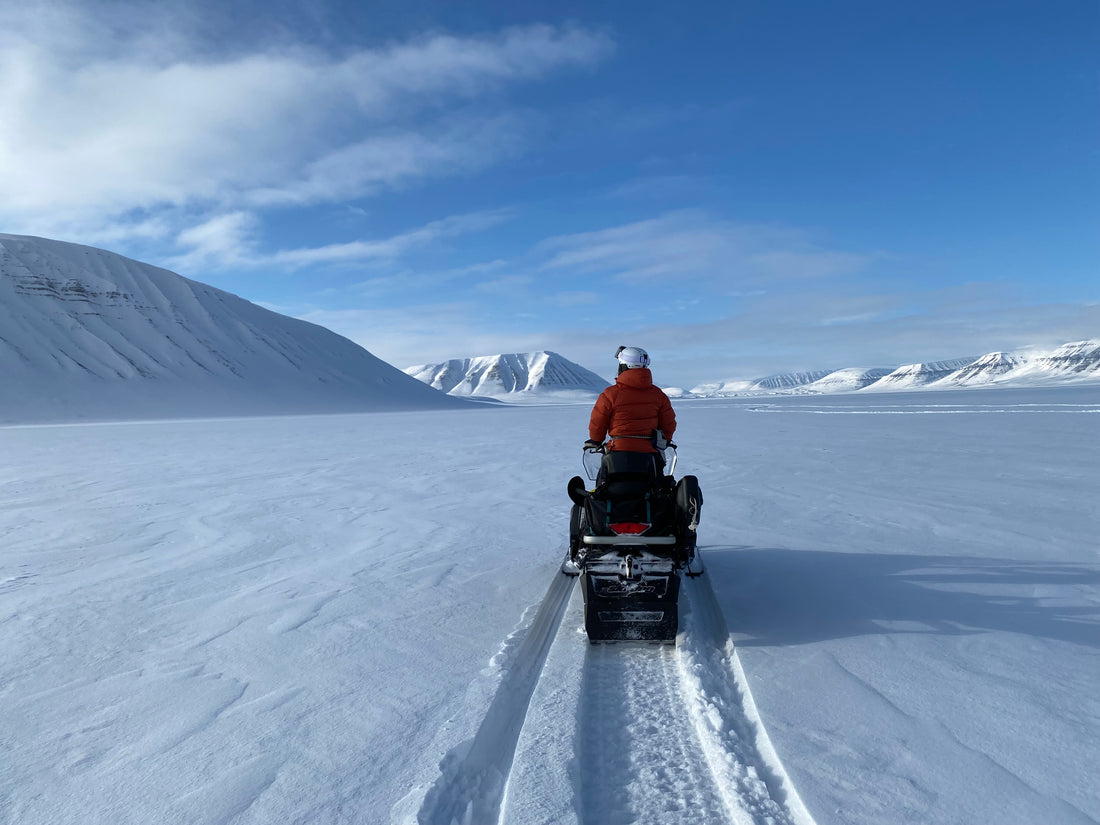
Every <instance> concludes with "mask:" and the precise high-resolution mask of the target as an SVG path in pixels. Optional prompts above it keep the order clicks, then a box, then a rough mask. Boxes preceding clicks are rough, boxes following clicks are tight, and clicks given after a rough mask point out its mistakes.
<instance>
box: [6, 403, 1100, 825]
mask: <svg viewBox="0 0 1100 825" xmlns="http://www.w3.org/2000/svg"><path fill="white" fill-rule="evenodd" d="M588 412H589V410H588V408H587V406H580V405H578V406H553V407H521V408H515V407H485V408H478V409H470V410H459V411H422V412H406V413H400V414H398V413H373V414H363V415H348V416H323V417H298V418H292V417H284V418H262V419H260V418H257V419H235V420H209V421H174V422H173V421H162V422H155V423H141V422H129V423H119V424H103V425H92V424H85V425H64V426H38V427H8V428H0V451H2V455H3V457H4V459H5V460H4V461H3V462H2V463H0V489H2V491H3V498H2V501H3V505H2V507H0V536H2V537H3V543H2V545H0V548H2V549H0V651H2V656H3V662H2V668H0V731H2V733H0V754H2V757H0V821H3V822H12V823H20V825H45V823H50V825H54V824H55V823H80V824H81V825H90V824H91V823H105V824H106V823H111V824H112V825H116V824H117V823H143V824H144V823H150V822H157V823H192V822H203V823H230V822H232V823H273V822H278V823H311V825H323V824H324V823H414V822H421V823H449V822H451V821H460V822H462V821H465V822H470V823H483V822H497V821H499V822H503V823H509V824H510V825H519V824H520V823H582V822H583V823H600V825H603V824H604V823H609V824H611V825H614V823H632V822H637V823H656V824H657V825H664V823H681V822H691V823H701V822H703V823H727V822H732V823H759V824H760V825H762V824H763V823H795V825H809V823H812V822H816V823H818V825H827V824H831V823H845V824H848V823H852V824H854V825H864V824H866V825H870V824H871V823H883V822H890V823H930V822H935V823H959V825H962V824H963V823H966V825H972V824H973V823H979V822H981V823H985V822H996V823H998V825H1015V824H1018V825H1025V824H1026V825H1034V823H1044V824H1045V825H1050V824H1052V825H1059V824H1060V823H1096V822H1098V821H1100V786H1098V783H1097V782H1096V767H1097V765H1100V691H1098V690H1097V687H1098V685H1100V587H1098V586H1100V551H1098V546H1097V542H1098V538H1097V537H1098V536H1100V511H1098V509H1097V506H1096V502H1097V500H1100V471H1098V470H1097V467H1098V466H1100V461H1098V456H1097V448H1098V446H1100V442H1098V439H1097V438H1096V434H1097V432H1098V431H1100V430H1098V422H1100V389H1098V388H1096V387H1091V388H1090V387H1078V388H1066V389H1049V390H1044V391H1023V390H1019V391H1017V390H1006V389H1000V390H995V391H982V390H968V391H965V392H957V393H949V392H944V393H936V394H935V395H929V394H919V395H918V394H898V395H886V394H878V395H873V396H859V395H856V396H828V397H814V398H808V397H807V398H785V397H779V398H775V399H768V400H766V401H761V400H759V399H745V400H730V401H707V402H694V403H693V402H690V401H681V402H679V403H678V404H677V414H678V418H679V420H680V427H679V429H678V431H677V442H678V443H679V444H680V469H681V472H691V473H695V474H697V475H698V476H699V478H700V480H701V483H702V485H703V491H704V495H705V497H706V503H705V505H704V508H703V520H702V524H701V526H700V543H701V545H702V553H703V556H704V558H705V560H706V563H707V566H708V572H707V574H706V575H705V576H703V577H702V578H700V579H698V580H693V581H690V582H687V583H686V585H685V591H684V594H683V595H682V597H681V605H682V616H681V623H682V633H681V635H680V637H679V639H678V644H677V645H676V646H675V647H674V648H673V647H660V646H635V645H617V646H608V647H593V646H590V645H589V644H588V643H587V641H586V638H585V636H584V634H583V631H582V621H581V612H580V610H581V603H580V593H579V589H578V588H576V587H575V586H574V585H573V584H571V581H572V580H570V579H567V578H565V577H563V576H561V575H560V574H559V573H558V572H557V569H558V564H559V562H560V560H561V557H562V554H563V553H564V550H565V538H566V532H567V521H568V508H569V502H568V499H567V498H566V495H565V483H566V481H567V479H568V478H569V477H570V476H572V475H573V474H574V473H576V472H577V471H578V470H579V466H580V461H579V459H580V449H579V448H580V445H581V442H582V440H583V438H584V437H585V435H586V422H587V418H588Z"/></svg>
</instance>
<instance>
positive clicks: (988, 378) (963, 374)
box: [939, 352, 1026, 386]
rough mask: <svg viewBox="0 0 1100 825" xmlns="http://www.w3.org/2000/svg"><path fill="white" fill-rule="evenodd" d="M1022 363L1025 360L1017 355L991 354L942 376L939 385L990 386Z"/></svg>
mask: <svg viewBox="0 0 1100 825" xmlns="http://www.w3.org/2000/svg"><path fill="white" fill-rule="evenodd" d="M1024 363H1026V361H1025V359H1024V358H1023V357H1021V356H1019V355H1014V354H1012V353H1010V352H991V353H989V354H988V355H983V356H982V357H981V358H979V359H978V360H977V361H972V362H971V363H969V364H967V365H966V366H964V367H962V368H960V369H957V370H955V371H954V372H951V373H950V374H949V375H946V376H944V377H943V378H942V379H940V382H939V383H943V384H945V385H948V384H952V385H957V386H976V385H979V384H991V383H993V382H995V381H997V380H998V379H1000V378H1002V377H1003V376H1004V375H1005V374H1007V373H1009V372H1011V371H1012V370H1014V369H1015V368H1017V367H1019V366H1020V365H1021V364H1024Z"/></svg>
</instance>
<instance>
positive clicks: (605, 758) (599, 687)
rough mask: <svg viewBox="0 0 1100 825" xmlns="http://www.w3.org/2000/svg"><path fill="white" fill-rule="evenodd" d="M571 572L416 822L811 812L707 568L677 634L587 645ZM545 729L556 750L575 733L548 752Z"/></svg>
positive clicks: (786, 824)
mask: <svg viewBox="0 0 1100 825" xmlns="http://www.w3.org/2000/svg"><path fill="white" fill-rule="evenodd" d="M574 582H575V580H573V579H569V578H566V577H565V576H560V575H559V576H556V577H555V580H554V582H553V583H552V584H551V586H550V589H549V590H548V591H547V594H546V597H545V598H544V599H543V601H542V603H541V604H540V606H539V609H538V613H537V615H536V616H535V619H534V620H533V621H532V622H531V624H530V625H529V626H528V628H527V630H526V633H525V635H524V637H523V639H522V641H521V642H520V643H519V648H518V650H517V652H516V653H515V655H514V657H513V659H512V663H511V665H510V666H509V667H508V669H507V670H506V671H505V672H504V674H503V676H502V679H501V682H500V684H499V686H498V689H497V691H496V694H495V695H494V698H493V700H492V702H491V704H490V706H489V709H488V711H487V713H486V714H485V717H484V718H483V720H482V722H481V725H480V727H479V728H478V730H477V733H476V735H475V736H474V738H473V739H472V740H471V741H469V742H467V743H466V744H464V745H462V746H459V747H458V748H454V749H453V750H452V751H451V752H450V753H449V754H448V755H447V757H446V758H445V759H444V760H443V762H442V763H441V765H440V770H441V775H440V776H439V777H438V779H437V780H436V781H435V783H434V784H433V785H432V786H431V787H430V788H429V790H428V792H427V794H426V796H425V797H424V800H423V804H422V805H421V806H420V810H419V814H418V816H417V822H418V823H420V825H489V824H490V823H512V822H520V823H529V822H543V821H546V822H551V821H553V822H561V821H565V818H563V817H562V814H563V813H565V814H567V817H566V818H567V819H568V820H569V821H574V822H576V823H578V825H628V824H629V825H633V824H634V823H637V824H638V825H642V824H643V823H644V824H645V825H650V824H652V825H671V823H693V825H695V824H696V823H734V824H735V825H814V822H813V818H812V817H811V816H810V814H809V812H808V811H807V809H806V808H805V806H804V805H803V803H802V802H801V800H800V799H799V797H798V794H797V792H796V791H795V789H794V787H793V785H792V784H791V782H790V779H789V778H788V776H787V774H786V772H785V770H784V769H783V766H782V764H781V763H780V761H779V758H778V756H777V754H776V752H775V750H774V748H773V747H772V745H771V742H770V741H769V739H768V736H767V733H766V731H765V730H764V726H763V724H762V722H761V720H760V717H759V714H758V713H757V710H756V707H755V704H754V703H753V700H752V696H751V695H750V693H749V691H748V687H747V682H746V680H745V675H744V671H743V670H742V669H741V665H740V662H739V661H738V659H737V654H736V651H735V650H734V647H733V642H732V639H731V638H730V634H729V630H728V628H727V626H726V622H725V618H724V616H723V615H722V612H721V609H720V608H719V606H718V603H717V601H716V599H715V598H714V594H713V592H712V591H711V588H710V583H709V581H708V580H707V579H706V577H703V578H700V579H685V580H684V582H683V589H682V592H681V597H680V612H681V622H680V625H681V632H680V634H679V637H678V639H677V644H676V646H675V647H673V646H670V645H649V644H633V643H623V644H611V645H589V643H588V641H587V639H586V637H585V636H584V634H583V632H578V628H577V627H575V626H574V622H573V621H572V619H570V621H568V622H565V624H564V627H563V617H564V616H565V614H566V609H567V606H568V604H569V599H570V594H571V591H572V590H573V584H574ZM579 601H580V599H579V596H578V597H577V598H576V602H578V603H579ZM572 613H573V611H570V615H571V616H572ZM551 647H553V654H552V655H553V658H552V659H551V662H552V666H548V663H547V657H548V656H550V655H551ZM544 669H545V671H546V673H548V674H551V676H549V677H547V678H544ZM563 675H564V676H565V677H566V678H565V680H564V683H562V684H559V683H558V682H559V681H563V680H562V676H563ZM540 680H541V682H542V683H541V684H540ZM550 682H553V684H551V683H550ZM532 697H535V699H534V706H532ZM543 702H548V703H549V704H548V706H544V705H542V704H540V703H543ZM525 726H526V727H525ZM548 740H551V741H554V742H555V743H557V744H556V745H555V746H554V748H553V750H555V751H559V753H557V754H555V756H556V757H560V755H561V754H560V751H562V750H567V749H569V747H570V744H571V746H572V760H571V761H570V760H568V759H560V758H550V759H548V758H547V755H546V753H545V751H546V742H547V741H548ZM517 747H518V748H519V753H520V756H519V761H518V762H517V763H516V767H517V768H522V769H521V770H517V771H515V772H513V761H515V759H516V758H517ZM567 763H568V764H567ZM513 780H516V781H515V782H514V783H513ZM510 785H514V786H513V787H511V789H509V786H510ZM547 788H556V790H549V791H548V790H546V789H547ZM506 792H507V803H506V805H505V807H504V809H503V811H502V803H503V802H504V800H505V798H506ZM532 803H533V804H532ZM550 809H555V810H556V811H557V813H556V814H555V815H553V816H552V817H548V815H546V814H545V813H538V812H537V811H540V810H541V811H546V810H550Z"/></svg>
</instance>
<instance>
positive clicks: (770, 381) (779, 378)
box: [691, 370, 829, 398]
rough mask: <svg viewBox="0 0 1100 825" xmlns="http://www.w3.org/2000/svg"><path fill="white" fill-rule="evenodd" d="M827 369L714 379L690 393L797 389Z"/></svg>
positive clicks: (717, 395)
mask: <svg viewBox="0 0 1100 825" xmlns="http://www.w3.org/2000/svg"><path fill="white" fill-rule="evenodd" d="M828 374H829V370H813V371H810V372H788V373H777V374H775V375H769V376H767V377H765V378H755V379H753V380H750V381H736V380H731V381H715V382H711V383H707V384H699V385H698V386H696V387H694V388H693V389H692V390H691V395H693V396H696V397H704V398H721V397H722V396H730V395H752V394H757V393H759V394H766V393H782V392H791V391H798V390H800V389H801V388H802V387H806V386H807V385H810V384H812V383H813V382H815V381H817V380H819V379H821V378H824V377H825V376H826V375H828Z"/></svg>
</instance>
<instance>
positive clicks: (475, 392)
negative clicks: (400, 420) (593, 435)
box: [405, 351, 609, 403]
mask: <svg viewBox="0 0 1100 825" xmlns="http://www.w3.org/2000/svg"><path fill="white" fill-rule="evenodd" d="M405 372H406V373H407V374H408V375H411V376H413V377H414V378H416V379H417V380H418V381H423V382H424V383H425V384H427V385H429V386H431V387H434V388H435V389H437V390H440V391H441V392H445V393H447V394H449V395H457V396H466V397H475V398H496V399H500V400H505V401H510V402H523V401H535V402H540V403H542V402H546V401H566V402H568V401H585V400H592V399H594V398H595V396H597V395H598V394H599V393H601V392H603V391H604V389H606V388H607V387H608V384H609V382H608V381H607V379H605V378H602V377H601V376H599V375H597V374H596V373H594V372H592V371H591V370H588V369H585V368H584V367H582V366H581V365H580V364H575V363H573V362H572V361H570V360H568V359H567V358H563V357H562V356H560V355H558V354H557V353H556V352H548V351H542V352H527V353H512V354H507V355H482V356H479V357H476V358H460V359H454V360H451V361H444V362H442V363H439V364H421V365H418V366H414V367H408V368H406V369H405Z"/></svg>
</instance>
